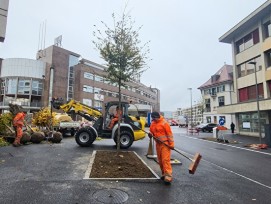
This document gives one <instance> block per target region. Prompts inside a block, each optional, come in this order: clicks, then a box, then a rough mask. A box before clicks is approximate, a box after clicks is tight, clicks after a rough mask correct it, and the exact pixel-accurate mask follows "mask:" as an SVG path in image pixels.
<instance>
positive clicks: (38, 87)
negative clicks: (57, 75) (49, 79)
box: [31, 80, 43, 96]
mask: <svg viewBox="0 0 271 204" xmlns="http://www.w3.org/2000/svg"><path fill="white" fill-rule="evenodd" d="M42 90H43V83H42V82H40V81H37V80H33V81H32V89H31V93H32V94H33V95H39V96H41V95H42Z"/></svg>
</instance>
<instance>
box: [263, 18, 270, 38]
mask: <svg viewBox="0 0 271 204" xmlns="http://www.w3.org/2000/svg"><path fill="white" fill-rule="evenodd" d="M263 28H264V37H265V38H269V37H271V21H268V22H266V23H265V24H264V25H263Z"/></svg>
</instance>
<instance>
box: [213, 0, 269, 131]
mask: <svg viewBox="0 0 271 204" xmlns="http://www.w3.org/2000/svg"><path fill="white" fill-rule="evenodd" d="M219 41H220V42H223V43H228V44H231V46H232V55H233V82H234V92H235V95H233V98H232V104H231V105H230V104H229V105H225V106H222V107H219V108H218V109H217V112H218V113H223V114H234V115H235V116H236V123H237V125H236V128H237V130H238V131H239V132H240V134H246V135H251V136H259V135H261V133H264V124H269V123H270V117H271V98H270V96H271V1H270V0H268V1H266V2H265V3H264V4H263V5H261V6H260V7H259V8H257V9H256V10H255V11H253V12H252V13H251V14H249V15H248V16H247V17H246V18H245V19H243V20H242V21H241V22H239V23H238V24H237V25H236V26H234V27H233V28H232V29H230V30H229V31H228V32H226V33H225V34H224V35H223V36H221V37H220V38H219ZM256 87H257V89H256ZM257 93H258V95H257ZM258 113H259V114H258Z"/></svg>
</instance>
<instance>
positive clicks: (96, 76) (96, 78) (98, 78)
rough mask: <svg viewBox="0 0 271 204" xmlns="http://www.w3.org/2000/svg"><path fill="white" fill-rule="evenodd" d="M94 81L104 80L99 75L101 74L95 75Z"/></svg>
mask: <svg viewBox="0 0 271 204" xmlns="http://www.w3.org/2000/svg"><path fill="white" fill-rule="evenodd" d="M95 81H98V82H103V81H104V78H103V77H101V76H98V75H95Z"/></svg>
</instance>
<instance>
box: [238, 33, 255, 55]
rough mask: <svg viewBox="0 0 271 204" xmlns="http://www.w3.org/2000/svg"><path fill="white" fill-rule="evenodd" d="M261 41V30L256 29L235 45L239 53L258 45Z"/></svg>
mask: <svg viewBox="0 0 271 204" xmlns="http://www.w3.org/2000/svg"><path fill="white" fill-rule="evenodd" d="M259 41H260V38H259V30H258V29H256V30H254V31H253V32H251V33H249V34H247V35H246V36H245V37H243V38H242V39H240V40H238V41H237V42H236V43H235V46H236V50H237V53H240V52H242V51H244V50H246V49H248V48H250V47H251V46H253V45H255V44H257V43H258V42H259Z"/></svg>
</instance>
